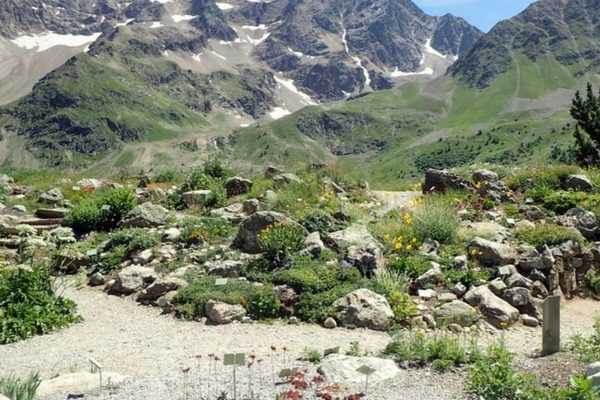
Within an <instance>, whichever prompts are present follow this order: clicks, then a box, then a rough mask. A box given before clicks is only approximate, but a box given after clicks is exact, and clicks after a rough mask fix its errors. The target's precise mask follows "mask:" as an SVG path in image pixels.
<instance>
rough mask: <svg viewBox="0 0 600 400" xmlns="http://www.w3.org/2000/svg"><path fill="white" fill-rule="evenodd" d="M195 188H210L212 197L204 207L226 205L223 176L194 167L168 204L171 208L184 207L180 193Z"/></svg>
mask: <svg viewBox="0 0 600 400" xmlns="http://www.w3.org/2000/svg"><path fill="white" fill-rule="evenodd" d="M195 190H210V191H211V192H212V193H213V195H214V197H213V199H212V201H210V202H209V203H208V204H204V206H205V207H210V208H217V207H224V206H225V205H227V192H226V191H225V187H224V186H223V177H219V176H213V175H208V174H206V173H205V171H204V170H203V169H198V168H196V169H194V170H192V172H190V173H189V175H187V176H186V178H185V181H184V182H183V184H182V185H181V187H180V188H179V190H178V191H177V192H176V193H175V194H174V195H173V196H172V197H171V198H170V201H169V202H168V205H170V206H171V207H173V208H184V207H185V205H184V204H183V199H182V197H181V195H182V194H183V193H186V192H191V191H195Z"/></svg>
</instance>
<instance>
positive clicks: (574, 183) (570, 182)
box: [563, 175, 594, 192]
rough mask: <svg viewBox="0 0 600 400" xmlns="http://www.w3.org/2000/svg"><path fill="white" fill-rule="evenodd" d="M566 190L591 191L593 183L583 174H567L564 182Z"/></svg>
mask: <svg viewBox="0 0 600 400" xmlns="http://www.w3.org/2000/svg"><path fill="white" fill-rule="evenodd" d="M563 186H564V188H565V189H566V190H575V191H578V192H591V191H592V190H594V184H593V183H592V181H590V178H588V177H587V176H585V175H569V176H568V177H567V179H565V182H564V185H563Z"/></svg>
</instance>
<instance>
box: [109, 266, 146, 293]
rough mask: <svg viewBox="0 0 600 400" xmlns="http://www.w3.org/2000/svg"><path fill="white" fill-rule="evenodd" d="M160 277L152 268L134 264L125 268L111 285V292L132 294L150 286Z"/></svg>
mask: <svg viewBox="0 0 600 400" xmlns="http://www.w3.org/2000/svg"><path fill="white" fill-rule="evenodd" d="M157 278H158V276H157V274H156V272H155V271H154V269H152V268H147V267H141V266H139V265H132V266H130V267H126V268H123V270H121V272H119V274H118V275H117V279H116V280H115V282H114V284H113V285H112V286H111V287H110V290H109V293H111V294H116V295H130V294H132V293H135V292H137V291H139V290H142V289H144V288H146V287H148V286H150V285H151V284H152V283H154V281H156V279H157Z"/></svg>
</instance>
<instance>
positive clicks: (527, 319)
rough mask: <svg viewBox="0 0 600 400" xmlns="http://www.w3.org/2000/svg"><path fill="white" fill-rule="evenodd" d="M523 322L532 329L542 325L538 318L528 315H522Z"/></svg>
mask: <svg viewBox="0 0 600 400" xmlns="http://www.w3.org/2000/svg"><path fill="white" fill-rule="evenodd" d="M521 321H522V322H523V325H525V326H529V327H531V328H536V327H537V326H538V325H539V324H540V321H538V320H537V318H534V317H532V316H531V315H527V314H523V315H521Z"/></svg>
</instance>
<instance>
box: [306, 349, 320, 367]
mask: <svg viewBox="0 0 600 400" xmlns="http://www.w3.org/2000/svg"><path fill="white" fill-rule="evenodd" d="M322 358H323V356H322V355H321V353H320V352H319V351H318V350H315V349H309V348H306V349H304V354H303V355H302V359H303V360H305V361H308V362H310V363H313V364H319V363H320V362H321V359H322Z"/></svg>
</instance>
